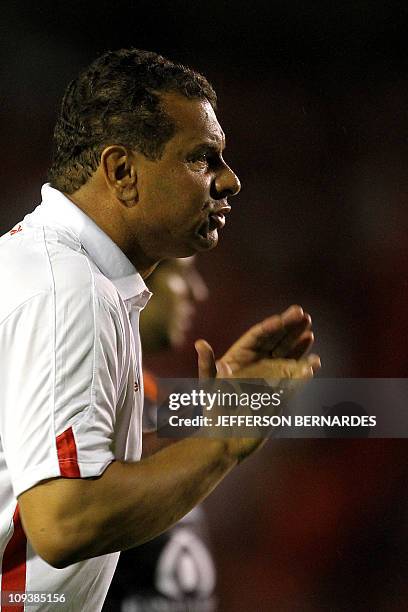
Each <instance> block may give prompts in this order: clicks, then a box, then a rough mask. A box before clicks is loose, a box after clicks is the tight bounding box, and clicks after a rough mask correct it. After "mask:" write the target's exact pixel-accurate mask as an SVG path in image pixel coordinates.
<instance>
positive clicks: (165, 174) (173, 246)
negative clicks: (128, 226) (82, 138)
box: [132, 94, 240, 260]
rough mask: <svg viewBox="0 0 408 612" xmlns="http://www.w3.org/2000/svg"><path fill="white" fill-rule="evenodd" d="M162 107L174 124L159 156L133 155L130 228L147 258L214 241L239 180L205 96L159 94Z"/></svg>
mask: <svg viewBox="0 0 408 612" xmlns="http://www.w3.org/2000/svg"><path fill="white" fill-rule="evenodd" d="M162 100H163V107H164V110H165V112H167V114H168V115H169V116H170V117H171V118H172V119H173V121H174V122H175V123H176V125H177V131H176V134H175V135H174V136H173V137H172V138H171V139H170V140H169V141H168V142H167V144H166V146H165V149H164V152H163V155H162V157H161V159H159V160H157V161H150V160H148V159H146V158H145V157H144V156H141V155H139V156H138V165H137V188H138V193H139V202H138V203H137V205H136V206H135V209H136V210H135V213H134V218H133V219H132V231H133V233H134V235H135V238H136V240H137V243H138V244H139V246H141V248H142V250H143V252H144V254H145V255H147V256H148V257H149V258H151V259H153V260H158V259H162V258H165V257H186V256H188V255H192V254H193V253H196V252H198V251H205V250H208V249H211V248H213V247H215V246H216V244H217V242H218V232H219V230H220V229H222V227H223V226H224V223H225V215H226V214H227V213H228V212H229V210H230V207H229V205H228V203H227V197H228V196H231V195H235V194H236V193H238V191H239V189H240V183H239V180H238V178H237V176H236V175H235V174H234V172H233V171H232V170H231V169H230V168H229V167H228V166H227V164H226V163H225V162H224V160H223V157H222V152H223V150H224V147H225V138H224V133H223V131H222V129H221V126H220V124H219V123H218V121H217V117H216V116H215V113H214V111H213V109H212V107H211V105H210V103H209V102H208V101H206V100H190V99H187V98H185V97H183V96H181V95H178V94H164V95H163V96H162Z"/></svg>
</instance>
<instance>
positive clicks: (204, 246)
mask: <svg viewBox="0 0 408 612" xmlns="http://www.w3.org/2000/svg"><path fill="white" fill-rule="evenodd" d="M195 243H196V244H197V251H210V250H211V249H215V247H216V246H217V244H218V232H217V230H214V231H212V232H208V233H207V234H205V235H201V234H197V236H196V240H195Z"/></svg>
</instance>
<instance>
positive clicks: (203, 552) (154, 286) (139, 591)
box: [103, 257, 216, 612]
mask: <svg viewBox="0 0 408 612" xmlns="http://www.w3.org/2000/svg"><path fill="white" fill-rule="evenodd" d="M148 287H149V289H150V290H151V291H152V292H153V296H152V298H151V299H150V300H149V303H148V305H147V307H146V308H145V309H144V310H143V313H142V315H141V319H140V335H141V339H142V346H143V359H144V363H146V357H149V356H150V355H154V354H156V353H159V352H161V351H163V350H165V349H168V348H172V349H175V348H176V347H180V346H182V345H183V344H184V342H185V340H186V334H187V331H188V330H189V329H190V327H191V324H192V321H193V319H194V316H195V313H196V309H197V306H198V304H199V303H200V302H202V301H204V300H205V299H206V298H207V296H208V289H207V286H206V284H205V282H204V279H203V278H202V276H201V275H200V273H199V271H198V270H197V268H196V266H195V262H194V257H187V258H186V259H169V260H167V261H164V262H163V263H161V264H160V265H159V266H158V267H157V268H156V270H155V271H154V272H153V274H152V275H151V276H150V277H149V279H148ZM143 379H144V392H145V397H144V404H143V455H142V456H143V457H146V456H149V455H151V454H152V453H154V452H157V450H159V449H160V447H164V446H166V445H167V444H168V443H169V442H174V440H166V439H165V438H160V437H157V418H156V417H157V402H158V397H159V395H161V393H160V387H159V380H157V379H156V378H155V376H154V375H153V374H152V373H151V372H150V371H148V370H146V369H145V368H143ZM214 588H215V566H214V562H213V559H212V556H211V552H210V550H209V547H208V536H207V528H206V521H205V514H204V511H203V509H202V508H201V507H200V506H197V507H196V508H194V509H193V510H192V511H191V512H189V513H188V514H187V515H186V516H185V517H183V518H182V519H181V520H180V521H179V522H178V523H177V524H176V525H175V526H174V527H172V528H171V529H169V530H167V531H166V532H165V533H163V534H161V535H160V536H159V537H158V538H155V539H154V540H151V541H149V542H146V543H145V544H142V545H141V546H137V547H136V548H132V549H130V550H127V551H125V552H123V553H122V554H121V556H120V558H119V563H118V566H117V569H116V572H115V575H114V578H113V581H112V584H111V588H110V590H109V592H108V595H107V598H106V601H105V603H104V607H103V611H104V612H109V611H110V610H112V612H113V611H114V612H120V611H125V610H129V609H132V610H133V611H134V612H136V611H140V612H141V611H144V612H149V611H150V612H153V611H154V610H157V609H160V610H161V611H162V612H166V611H167V612H171V611H172V612H174V611H175V610H177V611H178V612H183V611H185V610H189V611H190V612H193V611H194V610H197V611H198V610H199V611H200V612H212V611H213V610H215V609H216V600H215V596H214Z"/></svg>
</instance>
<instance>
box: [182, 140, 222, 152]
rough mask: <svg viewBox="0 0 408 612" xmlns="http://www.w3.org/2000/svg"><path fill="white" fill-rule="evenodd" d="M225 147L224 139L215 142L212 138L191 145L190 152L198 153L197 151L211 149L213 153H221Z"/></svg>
mask: <svg viewBox="0 0 408 612" xmlns="http://www.w3.org/2000/svg"><path fill="white" fill-rule="evenodd" d="M224 149H225V140H224V141H221V142H215V141H214V140H206V141H203V142H200V143H198V144H197V145H195V146H193V147H192V149H191V150H190V154H193V153H198V152H199V151H211V152H213V153H220V152H221V153H222V152H223V151H224Z"/></svg>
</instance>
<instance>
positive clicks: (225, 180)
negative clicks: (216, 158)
mask: <svg viewBox="0 0 408 612" xmlns="http://www.w3.org/2000/svg"><path fill="white" fill-rule="evenodd" d="M214 186H215V191H216V199H218V200H220V199H222V198H227V197H228V196H234V195H237V193H239V192H240V191H241V183H240V180H239V178H238V177H237V175H236V174H235V172H234V171H233V170H231V168H230V167H229V166H228V165H227V164H226V163H224V165H223V167H222V169H221V170H220V172H219V173H218V174H217V176H216V178H215V183H214Z"/></svg>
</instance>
